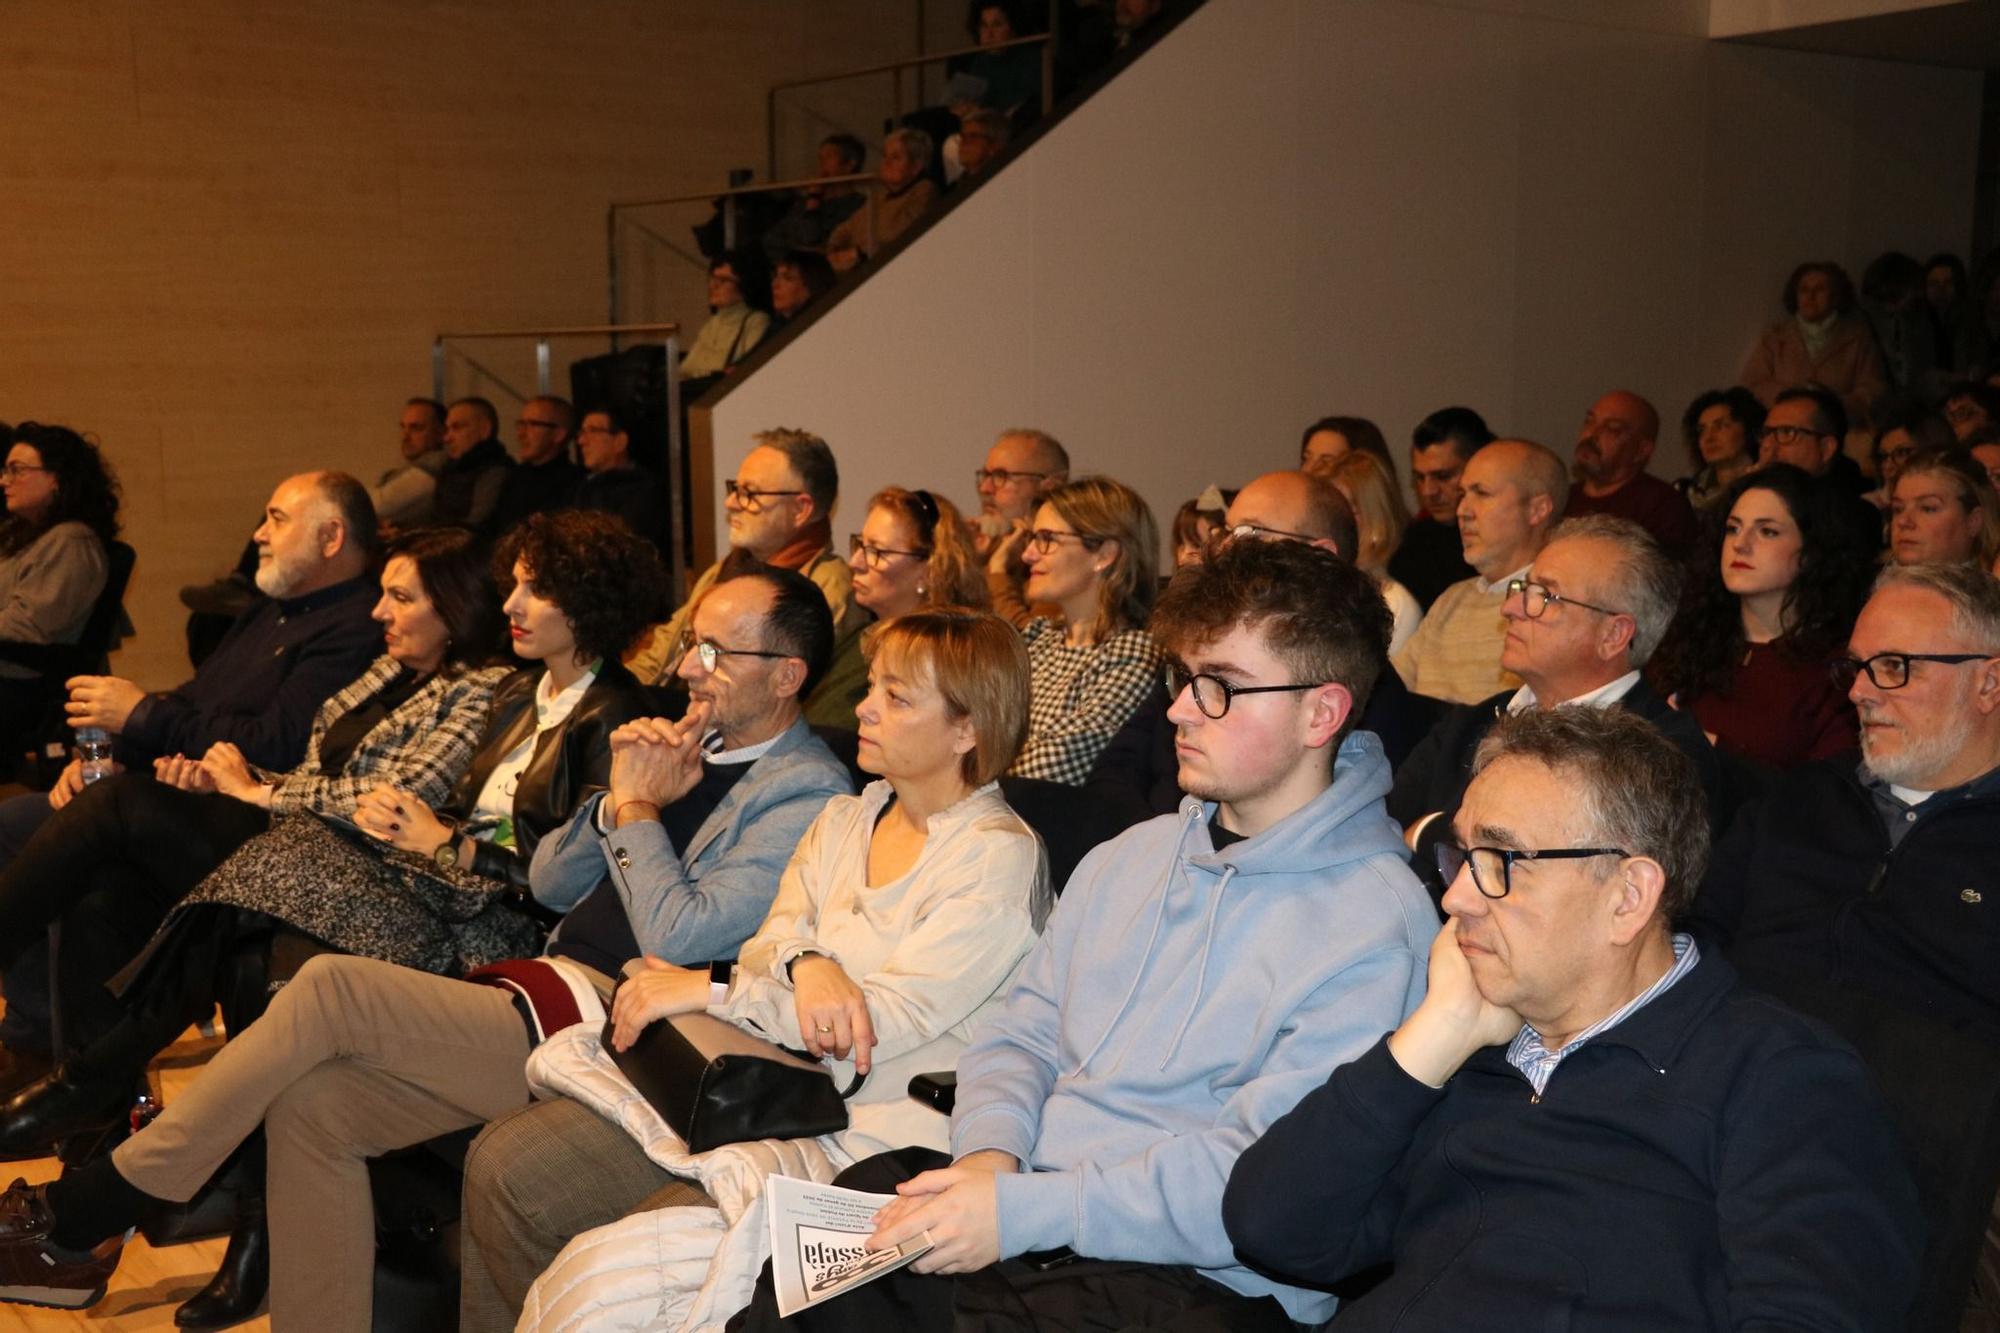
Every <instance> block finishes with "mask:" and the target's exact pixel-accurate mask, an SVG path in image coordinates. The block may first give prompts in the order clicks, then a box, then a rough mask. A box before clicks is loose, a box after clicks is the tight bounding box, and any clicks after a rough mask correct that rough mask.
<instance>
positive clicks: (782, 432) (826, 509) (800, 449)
mask: <svg viewBox="0 0 2000 1333" xmlns="http://www.w3.org/2000/svg"><path fill="white" fill-rule="evenodd" d="M751 438H752V439H754V440H755V441H756V442H757V445H758V447H759V448H764V449H776V450H777V451H778V452H779V453H781V454H783V455H784V456H785V463H786V465H787V466H788V467H790V468H791V469H792V475H793V476H795V477H797V478H798V479H799V489H800V490H803V491H804V492H805V493H806V494H807V495H809V496H811V497H812V502H813V517H814V518H817V519H831V518H832V517H833V506H834V503H835V502H836V501H838V500H839V499H840V465H839V464H838V463H836V462H834V459H833V449H832V448H831V447H830V446H829V445H828V444H827V442H826V441H825V440H822V439H821V438H820V437H819V436H817V435H815V434H813V433H812V432H811V431H809V430H797V429H794V428H792V427H789V426H780V427H778V428H777V429H775V430H766V431H759V432H758V433H757V434H756V435H754V436H752V437H751Z"/></svg>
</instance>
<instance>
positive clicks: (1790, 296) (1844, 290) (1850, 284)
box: [1784, 259, 1854, 315]
mask: <svg viewBox="0 0 2000 1333" xmlns="http://www.w3.org/2000/svg"><path fill="white" fill-rule="evenodd" d="M1808 273H1824V274H1825V275H1826V281H1827V285H1828V286H1829V287H1831V288H1832V289H1833V313H1834V314H1836V315H1844V314H1846V313H1847V312H1848V311H1850V310H1852V309H1854V279H1852V278H1850V277H1848V276H1847V270H1846V269H1844V268H1842V267H1841V266H1840V265H1838V264H1836V263H1834V262H1833V261H1832V260H1831V259H1808V260H1807V261H1806V262H1805V263H1803V264H1801V265H1799V266H1798V267H1797V268H1795V269H1793V270H1792V276H1791V277H1789V278H1786V279H1785V295H1784V302H1785V313H1786V314H1788V315H1796V314H1798V313H1799V283H1800V282H1801V281H1803V280H1804V278H1805V276H1806V275H1807V274H1808Z"/></svg>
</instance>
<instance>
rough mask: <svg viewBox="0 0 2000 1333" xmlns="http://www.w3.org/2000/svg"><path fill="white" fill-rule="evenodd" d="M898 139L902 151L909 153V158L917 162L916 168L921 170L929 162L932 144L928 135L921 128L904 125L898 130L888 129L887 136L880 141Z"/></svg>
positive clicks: (888, 141)
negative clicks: (914, 128) (916, 128)
mask: <svg viewBox="0 0 2000 1333" xmlns="http://www.w3.org/2000/svg"><path fill="white" fill-rule="evenodd" d="M898 141H900V142H901V143H902V145H903V151H904V152H906V153H908V154H909V155H910V160H911V161H912V162H915V163H916V164H917V170H919V171H922V170H923V169H924V168H925V167H928V166H929V165H930V164H931V148H932V144H931V136H930V135H928V134H925V133H924V132H923V131H922V130H913V129H910V128H908V127H907V126H906V127H904V128H903V129H900V130H890V131H889V134H888V137H887V138H885V139H883V141H882V142H883V143H885V144H892V143H896V142H898Z"/></svg>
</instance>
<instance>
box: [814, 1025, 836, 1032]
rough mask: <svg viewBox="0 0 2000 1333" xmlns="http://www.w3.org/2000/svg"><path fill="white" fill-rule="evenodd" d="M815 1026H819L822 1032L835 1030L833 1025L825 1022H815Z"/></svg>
mask: <svg viewBox="0 0 2000 1333" xmlns="http://www.w3.org/2000/svg"><path fill="white" fill-rule="evenodd" d="M813 1027H815V1028H817V1029H818V1030H819V1031H821V1032H831V1031H833V1029H832V1028H831V1027H829V1026H828V1025H827V1024H825V1023H815V1024H813Z"/></svg>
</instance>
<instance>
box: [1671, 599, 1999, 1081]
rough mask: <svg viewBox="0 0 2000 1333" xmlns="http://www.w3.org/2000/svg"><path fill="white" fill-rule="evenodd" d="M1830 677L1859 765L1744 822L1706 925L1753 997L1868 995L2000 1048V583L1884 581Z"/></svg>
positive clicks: (1824, 768)
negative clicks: (1840, 693)
mask: <svg viewBox="0 0 2000 1333" xmlns="http://www.w3.org/2000/svg"><path fill="white" fill-rule="evenodd" d="M1835 666H1836V670H1838V671H1839V672H1840V673H1841V675H1842V676H1843V677H1845V678H1846V679H1849V680H1851V682H1852V683H1851V685H1849V687H1848V697H1850V698H1851V699H1853V700H1854V705H1855V707H1856V709H1858V710H1859V712H1860V714H1861V763H1860V765H1859V766H1858V767H1857V766H1856V765H1854V764H1853V763H1852V762H1851V761H1827V762H1823V763H1816V764H1807V765H1805V766H1803V767H1800V768H1797V769H1794V770H1792V771H1791V772H1789V773H1787V774H1785V775H1783V776H1782V777H1781V778H1779V779H1778V780H1777V782H1776V783H1775V784H1774V785H1773V787H1772V788H1771V789H1770V790H1769V791H1768V792H1767V793H1765V795H1764V796H1763V798H1762V799H1760V800H1759V801H1757V802H1756V803H1755V804H1753V805H1750V806H1747V807H1746V808H1745V809H1744V811H1743V814H1742V815H1741V816H1740V817H1739V818H1738V819H1737V821H1736V823H1735V825H1734V826H1733V827H1732V828H1731V829H1730V832H1729V835H1728V837H1727V838H1725V839H1724V840H1723V842H1722V844H1721V846H1720V847H1718V849H1717V852H1716V858H1715V866H1714V869H1713V870H1712V871H1711V872H1710V874H1709V877H1708V880H1707V882H1706V883H1705V884H1704V885H1703V887H1702V893H1701V898H1700V901H1699V902H1698V903H1697V905H1696V922H1697V925H1698V926H1699V927H1701V928H1702V929H1703V930H1704V932H1705V937H1710V936H1712V937H1713V938H1714V939H1716V940H1717V941H1719V942H1720V943H1722V944H1723V945H1724V946H1725V947H1726V948H1727V949H1728V951H1729V955H1730V958H1731V960H1732V961H1734V962H1735V963H1736V964H1737V966H1739V967H1740V968H1742V969H1743V972H1744V975H1745V976H1748V977H1750V978H1751V979H1752V980H1754V981H1757V982H1758V983H1759V984H1764V985H1768V986H1770V987H1772V988H1775V989H1780V990H1790V988H1792V987H1794V986H1818V987H1831V988H1837V989H1840V990H1846V991H1850V992H1862V993H1866V994H1867V995H1870V996H1872V997H1876V998H1877V999H1879V1000H1880V1001H1881V1002H1882V1003H1884V1004H1889V1005H1894V1006H1896V1007H1898V1008H1900V1009H1904V1010H1909V1011H1914V1012H1917V1013H1921V1014H1925V1015H1929V1016H1930V1017H1932V1018H1936V1019H1940V1020H1943V1021H1945V1022H1947V1023H1950V1024H1952V1025H1953V1026H1961V1027H1966V1028H1969V1029H1972V1030H1973V1031H1974V1032H1975V1033H1976V1034H1978V1035H1979V1036H1981V1037H1982V1038H1983V1039H1985V1040H1987V1041H1989V1042H1990V1041H1994V1040H1996V1039H2000V968H1996V967H1995V966H1994V958H1995V945H1996V943H2000V915H1996V914H2000V869H1996V867H2000V582H1996V581H1995V580H1994V579H1993V577H1992V576H1991V575H1989V574H1987V573H1986V572H1985V571H1984V570H1982V569H1979V568H1977V567H1976V566H1972V565H1901V566H1892V567H1890V568H1888V569H1885V570H1883V571H1882V574H1881V576H1880V577H1879V578H1878V579H1877V580H1876V583H1875V591H1874V594H1873V595H1872V596H1871V597H1870V598H1869V599H1868V602H1867V605H1865V606H1864V607H1863V608H1862V610H1861V615H1860V617H1859V618H1858V619H1857V620H1856V621H1855V623H1854V633H1853V635H1852V636H1851V637H1850V638H1849V640H1848V656H1847V657H1846V659H1845V660H1844V661H1843V662H1840V663H1836V664H1835ZM1988 894H1991V895H1992V896H1993V905H1992V906H1990V907H1989V906H1987V904H1986V897H1987V895H1988Z"/></svg>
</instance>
